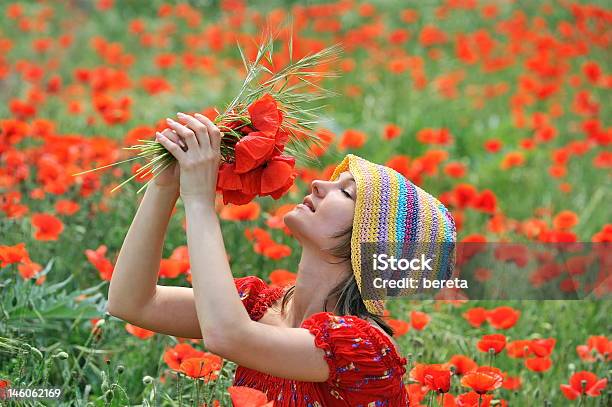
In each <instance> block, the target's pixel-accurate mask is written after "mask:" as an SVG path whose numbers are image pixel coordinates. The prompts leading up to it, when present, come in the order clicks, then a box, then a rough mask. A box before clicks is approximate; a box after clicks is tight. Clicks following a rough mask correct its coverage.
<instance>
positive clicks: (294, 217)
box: [283, 209, 306, 241]
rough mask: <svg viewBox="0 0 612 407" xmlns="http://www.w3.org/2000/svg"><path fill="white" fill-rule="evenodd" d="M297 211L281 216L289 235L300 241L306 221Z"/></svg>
mask: <svg viewBox="0 0 612 407" xmlns="http://www.w3.org/2000/svg"><path fill="white" fill-rule="evenodd" d="M299 211H300V210H299V209H294V210H292V211H289V212H287V213H286V214H285V216H283V222H284V223H285V226H287V228H288V229H289V230H290V231H291V234H292V235H293V236H294V237H295V238H296V239H297V240H299V241H301V240H302V235H303V231H304V227H305V225H306V223H305V222H306V219H305V217H304V215H303V214H301V213H300V212H299Z"/></svg>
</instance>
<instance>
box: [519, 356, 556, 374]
mask: <svg viewBox="0 0 612 407" xmlns="http://www.w3.org/2000/svg"><path fill="white" fill-rule="evenodd" d="M551 366H552V360H550V358H549V357H544V358H537V357H536V358H529V359H525V367H527V369H529V370H531V371H532V372H546V371H547V370H548V369H550V367H551Z"/></svg>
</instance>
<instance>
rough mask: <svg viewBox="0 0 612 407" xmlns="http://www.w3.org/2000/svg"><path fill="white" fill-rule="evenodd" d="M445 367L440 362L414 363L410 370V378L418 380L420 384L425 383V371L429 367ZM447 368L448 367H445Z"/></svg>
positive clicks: (429, 368)
mask: <svg viewBox="0 0 612 407" xmlns="http://www.w3.org/2000/svg"><path fill="white" fill-rule="evenodd" d="M445 368H446V367H445V366H444V365H442V364H440V363H434V364H429V365H428V364H425V363H416V364H415V365H414V367H413V368H412V369H411V370H410V373H409V375H410V378H411V379H412V380H414V381H415V382H419V383H421V384H422V385H425V373H426V372H427V371H428V370H431V369H445ZM447 370H448V369H447Z"/></svg>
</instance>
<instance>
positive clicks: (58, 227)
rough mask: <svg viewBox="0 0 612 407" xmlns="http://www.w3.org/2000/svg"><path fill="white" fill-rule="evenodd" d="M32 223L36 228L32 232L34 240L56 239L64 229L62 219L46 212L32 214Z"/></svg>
mask: <svg viewBox="0 0 612 407" xmlns="http://www.w3.org/2000/svg"><path fill="white" fill-rule="evenodd" d="M32 225H33V226H34V227H35V228H36V232H35V233H34V239H36V240H57V239H58V238H59V235H60V234H61V233H62V231H63V230H64V224H63V223H62V221H61V220H59V219H58V218H56V217H55V216H53V215H50V214H47V213H36V214H34V215H32Z"/></svg>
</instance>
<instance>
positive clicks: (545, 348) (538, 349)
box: [529, 338, 557, 358]
mask: <svg viewBox="0 0 612 407" xmlns="http://www.w3.org/2000/svg"><path fill="white" fill-rule="evenodd" d="M556 343H557V340H556V339H555V338H547V339H532V340H531V341H529V352H530V354H533V355H535V356H537V357H540V358H541V357H547V356H550V355H551V354H552V351H553V349H554V348H555V344H556Z"/></svg>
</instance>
